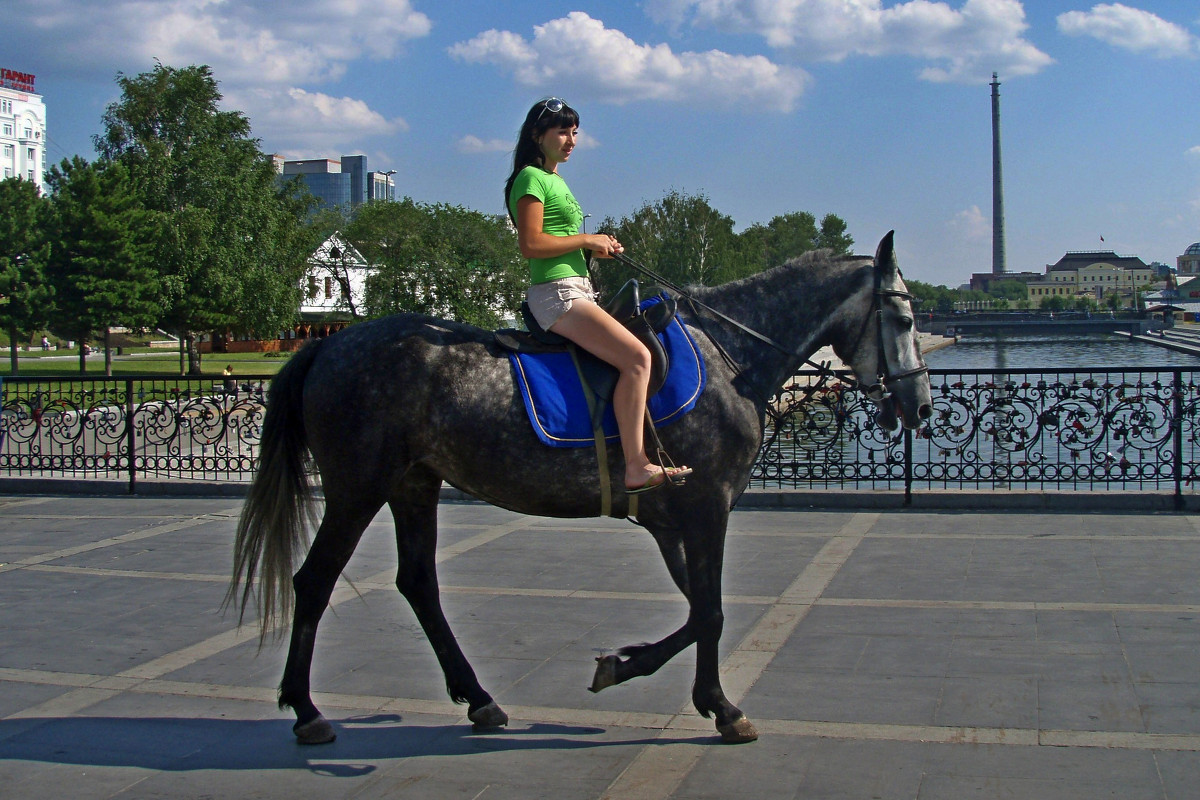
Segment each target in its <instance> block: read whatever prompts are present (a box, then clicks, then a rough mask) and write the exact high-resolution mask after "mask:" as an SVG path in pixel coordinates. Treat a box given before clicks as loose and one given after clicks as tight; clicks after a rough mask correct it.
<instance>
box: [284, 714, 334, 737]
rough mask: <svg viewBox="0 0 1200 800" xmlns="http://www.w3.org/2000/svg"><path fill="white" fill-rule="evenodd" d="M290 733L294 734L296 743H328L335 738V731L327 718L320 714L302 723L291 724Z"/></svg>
mask: <svg viewBox="0 0 1200 800" xmlns="http://www.w3.org/2000/svg"><path fill="white" fill-rule="evenodd" d="M292 733H294V734H296V743H297V744H328V743H329V742H332V741H333V740H334V739H336V738H337V733H336V732H335V731H334V730H333V726H332V725H330V724H329V720H327V719H325V718H324V717H322V716H321V715H320V714H318V715H317V718H316V719H312V720H309V721H308V722H306V723H304V724H303V725H301V724H300V723H299V722H297V723H296V724H295V725H293V726H292Z"/></svg>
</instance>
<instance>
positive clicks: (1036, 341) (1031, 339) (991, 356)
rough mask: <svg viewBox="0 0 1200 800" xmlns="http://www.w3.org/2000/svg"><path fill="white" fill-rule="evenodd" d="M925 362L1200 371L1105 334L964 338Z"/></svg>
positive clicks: (1188, 360)
mask: <svg viewBox="0 0 1200 800" xmlns="http://www.w3.org/2000/svg"><path fill="white" fill-rule="evenodd" d="M925 362H926V363H927V364H929V366H930V367H933V368H935V369H1005V370H1007V369H1012V370H1038V369H1047V368H1050V369H1087V368H1096V369H1097V370H1103V369H1114V368H1152V367H1196V368H1200V356H1193V355H1188V354H1186V353H1177V352H1175V351H1174V350H1168V349H1166V348H1165V347H1158V346H1157V345H1152V344H1146V343H1144V342H1134V341H1130V340H1129V339H1127V338H1125V337H1122V336H1117V335H1114V334H1108V333H1089V334H1082V335H1074V334H1073V335H1070V336H1063V335H1057V334H1040V335H1039V334H1003V333H1001V334H989V335H972V336H964V337H961V338H960V339H959V340H958V342H957V343H956V344H953V345H950V346H948V347H943V348H941V349H939V350H935V351H933V352H931V353H926V354H925Z"/></svg>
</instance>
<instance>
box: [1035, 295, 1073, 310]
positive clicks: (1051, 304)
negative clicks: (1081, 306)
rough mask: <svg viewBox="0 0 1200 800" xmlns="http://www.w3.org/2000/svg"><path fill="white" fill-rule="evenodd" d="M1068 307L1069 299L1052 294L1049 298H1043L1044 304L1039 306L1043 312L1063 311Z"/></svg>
mask: <svg viewBox="0 0 1200 800" xmlns="http://www.w3.org/2000/svg"><path fill="white" fill-rule="evenodd" d="M1066 307H1067V298H1065V297H1063V296H1062V295H1058V294H1052V295H1050V296H1049V297H1043V298H1042V302H1041V303H1039V304H1038V308H1040V309H1041V310H1042V311H1062V310H1064V309H1065V308H1066Z"/></svg>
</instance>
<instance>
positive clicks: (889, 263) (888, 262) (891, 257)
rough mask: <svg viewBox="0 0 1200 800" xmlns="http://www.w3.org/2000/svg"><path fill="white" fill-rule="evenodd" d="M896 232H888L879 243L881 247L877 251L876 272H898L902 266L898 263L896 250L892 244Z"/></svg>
mask: <svg viewBox="0 0 1200 800" xmlns="http://www.w3.org/2000/svg"><path fill="white" fill-rule="evenodd" d="M895 235H896V232H895V231H888V232H887V236H884V237H883V239H881V240H880V241H879V247H878V248H877V249H876V250H875V271H876V272H884V273H886V272H898V271H899V269H900V265H899V264H897V263H896V248H895V245H894V244H893V243H892V239H893V238H894V237H895Z"/></svg>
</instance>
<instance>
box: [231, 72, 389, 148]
mask: <svg viewBox="0 0 1200 800" xmlns="http://www.w3.org/2000/svg"><path fill="white" fill-rule="evenodd" d="M225 105H226V106H229V107H231V108H238V109H245V108H253V109H254V110H255V111H254V113H253V114H252V115H250V122H251V124H252V126H253V128H254V135H255V136H256V137H258V138H260V139H262V140H263V144H264V146H266V147H268V148H269V147H271V144H272V143H273V142H274V143H277V142H285V143H286V146H285V148H284V149H283V152H282V154H283V155H286V156H288V157H292V158H311V157H313V155H314V154H316V155H318V156H319V155H326V156H330V157H333V156H335V155H341V151H342V149H345V148H346V147H348V146H350V145H351V141H348V138H347V131H353V133H354V137H372V136H389V135H394V134H397V133H402V132H403V131H406V130H408V124H407V123H406V122H405V121H404V120H403V119H400V118H394V119H387V118H385V117H384V116H383V115H382V114H380V113H379V112H377V111H373V110H371V108H370V107H369V106H368V105H367V104H366V103H364V102H363V101H362V100H357V99H355V98H353V97H332V96H330V95H327V94H322V93H320V92H307V91H305V90H304V89H295V88H293V89H286V90H282V91H281V90H275V89H246V90H242V89H236V90H233V91H230V92H227V93H226V95H225ZM306 153H307V155H305V154H306Z"/></svg>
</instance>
